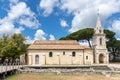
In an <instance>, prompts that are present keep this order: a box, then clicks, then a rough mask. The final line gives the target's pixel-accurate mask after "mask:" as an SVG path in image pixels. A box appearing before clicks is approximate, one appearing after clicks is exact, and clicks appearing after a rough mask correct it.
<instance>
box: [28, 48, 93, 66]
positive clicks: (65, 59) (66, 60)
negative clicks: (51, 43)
mask: <svg viewBox="0 0 120 80" xmlns="http://www.w3.org/2000/svg"><path fill="white" fill-rule="evenodd" d="M73 51H74V52H75V53H76V55H75V57H73V56H72V52H73ZM49 52H52V53H53V56H52V57H49ZM63 52H65V55H63ZM35 55H39V64H38V65H80V64H92V63H93V52H92V50H29V51H28V65H36V64H35ZM86 56H88V59H87V60H86Z"/></svg>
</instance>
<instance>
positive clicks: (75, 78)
mask: <svg viewBox="0 0 120 80" xmlns="http://www.w3.org/2000/svg"><path fill="white" fill-rule="evenodd" d="M6 80H120V75H114V76H111V77H105V76H102V75H98V74H97V75H96V74H93V75H53V74H51V75H50V74H15V75H13V76H11V77H9V78H7V79H6Z"/></svg>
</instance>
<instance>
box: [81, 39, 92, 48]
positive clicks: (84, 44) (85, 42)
mask: <svg viewBox="0 0 120 80" xmlns="http://www.w3.org/2000/svg"><path fill="white" fill-rule="evenodd" d="M92 43H93V42H92V41H90V44H91V45H93V44H92ZM79 44H80V45H81V46H88V47H89V43H88V41H86V40H82V41H79Z"/></svg>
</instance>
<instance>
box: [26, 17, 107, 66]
mask: <svg viewBox="0 0 120 80" xmlns="http://www.w3.org/2000/svg"><path fill="white" fill-rule="evenodd" d="M108 56H109V55H108V51H107V48H106V39H105V33H104V30H103V27H102V25H101V20H100V17H99V16H98V18H97V22H96V27H95V29H94V35H93V47H92V48H89V47H87V46H86V47H85V46H81V45H80V44H79V43H78V42H77V41H76V40H50V41H47V40H36V41H35V42H34V43H33V44H31V45H30V46H29V47H28V53H27V57H28V65H92V64H108V63H109V57H108Z"/></svg>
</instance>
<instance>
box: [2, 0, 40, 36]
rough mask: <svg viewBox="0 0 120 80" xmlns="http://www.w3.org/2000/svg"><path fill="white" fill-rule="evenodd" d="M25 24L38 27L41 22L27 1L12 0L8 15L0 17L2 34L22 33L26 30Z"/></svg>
mask: <svg viewBox="0 0 120 80" xmlns="http://www.w3.org/2000/svg"><path fill="white" fill-rule="evenodd" d="M13 3H14V4H13ZM15 24H18V25H19V26H16V25H15ZM23 26H26V27H31V28H37V27H39V26H40V23H39V22H38V20H37V19H36V17H35V14H34V12H32V11H31V10H30V8H29V7H27V5H26V3H25V2H19V1H18V0H10V9H9V10H8V13H7V16H5V17H4V18H3V19H0V31H1V33H0V34H3V33H6V34H13V33H21V32H22V31H23V30H24V27H23Z"/></svg>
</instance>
